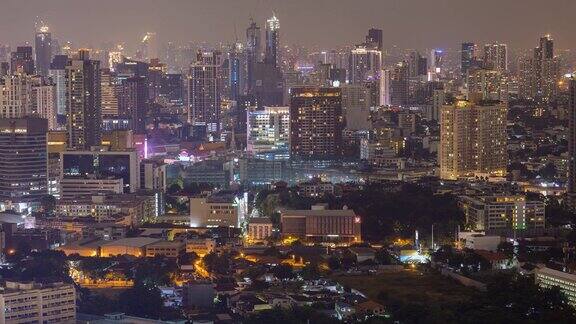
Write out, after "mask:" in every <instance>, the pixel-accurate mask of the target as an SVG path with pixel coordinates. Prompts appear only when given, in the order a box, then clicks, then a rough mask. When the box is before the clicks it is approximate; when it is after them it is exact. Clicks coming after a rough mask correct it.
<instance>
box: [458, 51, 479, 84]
mask: <svg viewBox="0 0 576 324" xmlns="http://www.w3.org/2000/svg"><path fill="white" fill-rule="evenodd" d="M475 59H476V44H474V43H462V56H461V60H460V68H461V69H460V71H461V73H462V78H466V76H467V75H468V71H469V70H470V68H471V67H473V66H474V61H475Z"/></svg>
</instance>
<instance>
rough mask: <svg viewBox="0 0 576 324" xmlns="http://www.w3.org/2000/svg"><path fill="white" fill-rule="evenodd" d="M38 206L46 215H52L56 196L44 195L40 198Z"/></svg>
mask: <svg viewBox="0 0 576 324" xmlns="http://www.w3.org/2000/svg"><path fill="white" fill-rule="evenodd" d="M40 206H42V210H43V211H44V213H46V214H47V215H52V214H53V213H54V209H56V198H55V197H54V196H52V195H45V196H42V198H40Z"/></svg>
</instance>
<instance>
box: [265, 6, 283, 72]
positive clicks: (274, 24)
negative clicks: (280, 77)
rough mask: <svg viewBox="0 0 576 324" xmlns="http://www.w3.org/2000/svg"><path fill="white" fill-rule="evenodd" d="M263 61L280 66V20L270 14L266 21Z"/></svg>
mask: <svg viewBox="0 0 576 324" xmlns="http://www.w3.org/2000/svg"><path fill="white" fill-rule="evenodd" d="M264 62H266V63H268V64H272V65H273V66H275V67H279V66H280V21H279V20H278V18H276V15H272V17H271V18H270V19H268V20H267V21H266V56H265V58H264Z"/></svg>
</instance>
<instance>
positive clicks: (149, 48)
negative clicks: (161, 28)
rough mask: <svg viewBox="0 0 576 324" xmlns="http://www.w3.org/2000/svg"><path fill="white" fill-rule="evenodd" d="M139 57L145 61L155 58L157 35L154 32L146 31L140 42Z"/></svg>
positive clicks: (156, 53) (156, 54)
mask: <svg viewBox="0 0 576 324" xmlns="http://www.w3.org/2000/svg"><path fill="white" fill-rule="evenodd" d="M139 51H140V53H139V54H140V58H141V59H143V60H146V61H148V62H149V61H150V60H152V59H157V58H159V57H160V56H158V36H156V33H153V32H147V33H146V35H144V37H143V38H142V41H141V42H140V50H139Z"/></svg>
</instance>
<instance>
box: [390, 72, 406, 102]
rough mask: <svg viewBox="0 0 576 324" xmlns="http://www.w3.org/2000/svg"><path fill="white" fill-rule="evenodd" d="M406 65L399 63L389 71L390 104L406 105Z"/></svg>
mask: <svg viewBox="0 0 576 324" xmlns="http://www.w3.org/2000/svg"><path fill="white" fill-rule="evenodd" d="M408 77H409V71H408V64H406V62H400V63H398V64H396V65H395V66H394V67H393V69H392V70H390V104H391V105H392V106H404V105H406V104H407V103H408Z"/></svg>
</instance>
